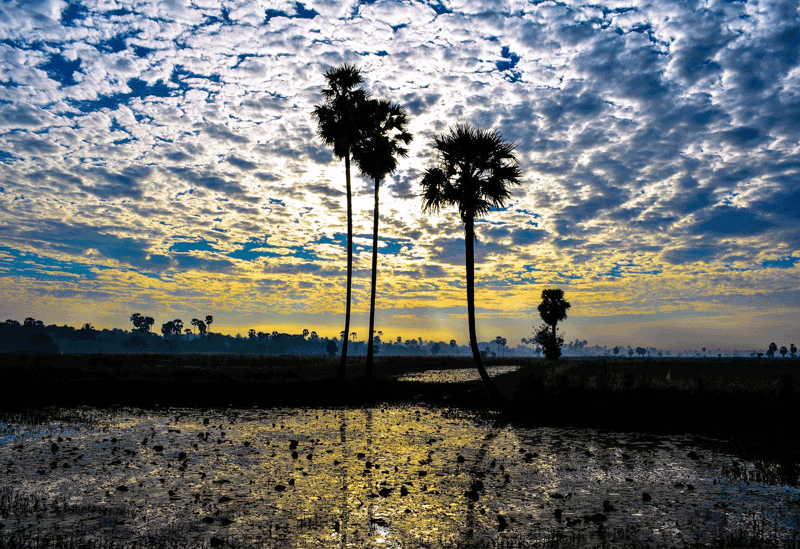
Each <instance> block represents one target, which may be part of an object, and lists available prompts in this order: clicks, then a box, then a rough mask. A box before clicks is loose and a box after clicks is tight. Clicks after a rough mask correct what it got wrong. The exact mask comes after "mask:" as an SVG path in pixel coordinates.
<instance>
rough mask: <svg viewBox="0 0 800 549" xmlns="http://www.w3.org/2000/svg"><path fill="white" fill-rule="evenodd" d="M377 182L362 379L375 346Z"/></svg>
mask: <svg viewBox="0 0 800 549" xmlns="http://www.w3.org/2000/svg"><path fill="white" fill-rule="evenodd" d="M380 184H381V182H380V181H379V180H377V179H376V180H375V209H374V211H373V213H372V217H373V220H372V293H371V295H370V298H369V332H368V336H367V337H369V341H368V342H367V367H366V369H365V370H364V378H366V379H370V378H371V377H372V355H373V349H374V346H375V338H374V337H373V334H374V333H375V290H376V287H377V285H378V221H379V219H380V218H379V216H378V193H379V192H380Z"/></svg>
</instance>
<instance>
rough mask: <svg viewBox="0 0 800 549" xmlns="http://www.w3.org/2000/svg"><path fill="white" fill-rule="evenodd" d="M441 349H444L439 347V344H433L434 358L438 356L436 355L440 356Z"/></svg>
mask: <svg viewBox="0 0 800 549" xmlns="http://www.w3.org/2000/svg"><path fill="white" fill-rule="evenodd" d="M441 349H442V346H441V345H439V344H438V343H434V344H433V347H431V354H432V355H433V356H436V355H438V354H439V351H440V350H441Z"/></svg>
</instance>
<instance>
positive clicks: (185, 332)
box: [183, 328, 192, 335]
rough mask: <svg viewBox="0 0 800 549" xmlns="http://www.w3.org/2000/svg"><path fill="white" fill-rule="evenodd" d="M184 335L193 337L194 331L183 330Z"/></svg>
mask: <svg viewBox="0 0 800 549" xmlns="http://www.w3.org/2000/svg"><path fill="white" fill-rule="evenodd" d="M183 333H184V334H186V335H192V331H191V330H190V329H189V328H186V329H185V330H183Z"/></svg>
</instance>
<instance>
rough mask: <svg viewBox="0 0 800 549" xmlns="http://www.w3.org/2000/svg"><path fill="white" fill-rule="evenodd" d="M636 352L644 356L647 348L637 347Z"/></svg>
mask: <svg viewBox="0 0 800 549" xmlns="http://www.w3.org/2000/svg"><path fill="white" fill-rule="evenodd" d="M636 354H637V355H639V356H644V355H646V354H647V349H645V348H644V347H636Z"/></svg>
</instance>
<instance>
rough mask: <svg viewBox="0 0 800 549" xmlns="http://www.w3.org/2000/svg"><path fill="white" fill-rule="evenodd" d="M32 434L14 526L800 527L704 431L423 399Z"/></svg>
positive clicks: (122, 420) (785, 499) (133, 413)
mask: <svg viewBox="0 0 800 549" xmlns="http://www.w3.org/2000/svg"><path fill="white" fill-rule="evenodd" d="M0 427H2V426H0ZM17 427H19V426H17ZM21 427H22V428H21V429H20V428H17V430H16V432H17V434H16V435H15V436H14V437H6V438H4V439H3V441H4V442H3V444H2V445H0V460H1V462H2V464H3V466H4V469H5V474H4V475H2V476H0V490H2V494H0V495H1V496H2V497H0V500H2V502H3V505H4V506H5V507H6V509H10V514H9V515H8V517H7V518H4V519H2V522H3V523H4V531H5V532H28V533H30V534H31V535H35V534H36V533H43V532H47V531H53V530H55V529H56V528H57V529H58V530H59V531H60V532H61V533H65V532H72V533H76V534H81V535H85V536H87V537H91V536H101V537H104V538H113V539H118V540H126V539H135V538H137V537H141V536H145V535H154V536H159V535H179V536H183V537H185V538H186V539H188V540H190V541H191V540H195V541H197V540H208V539H209V538H210V537H211V536H217V537H219V538H222V539H233V540H240V541H258V540H262V541H263V540H268V541H271V542H274V543H275V544H276V545H278V546H287V547H307V546H313V545H315V544H319V545H321V546H326V547H328V546H338V547H342V548H344V547H365V546H371V547H372V546H384V547H402V546H404V545H409V544H411V545H412V546H413V543H414V542H415V541H416V542H418V543H423V544H427V543H431V542H433V543H437V542H443V543H447V542H450V543H452V544H454V545H457V544H459V543H464V542H466V541H469V540H472V541H478V542H481V541H483V542H485V543H486V545H487V546H491V545H492V544H493V543H496V542H499V541H502V540H503V539H509V540H521V539H525V540H528V541H535V540H546V539H551V538H552V537H554V536H559V535H564V536H570V535H575V534H586V535H588V536H590V538H592V539H599V537H598V536H608V535H609V533H611V532H614V531H628V532H629V533H633V535H634V536H638V537H639V538H641V539H642V541H654V542H663V541H665V540H670V543H672V542H674V543H675V544H676V545H679V544H682V543H694V542H701V543H702V542H703V541H707V540H708V539H709V536H710V535H712V534H714V533H717V532H718V531H721V530H725V529H728V530H731V529H732V530H737V529H739V528H747V527H748V525H751V528H750V529H751V530H752V523H753V522H756V523H759V524H762V525H764V524H766V525H768V526H767V528H768V530H767V531H768V532H774V535H775V536H781V535H787V534H788V533H791V532H793V531H796V529H797V527H798V525H797V514H798V513H797V511H798V504H797V502H798V501H800V490H798V489H795V488H786V487H775V486H767V485H761V484H742V483H741V482H739V481H733V480H730V479H729V478H727V477H724V476H722V474H721V470H722V467H723V466H725V465H726V464H730V463H731V460H733V459H735V458H734V457H733V456H731V455H726V454H722V453H717V452H715V451H714V450H713V449H712V447H711V446H709V445H707V444H706V443H704V442H703V441H702V440H699V439H695V438H693V437H682V436H676V437H655V436H650V435H647V436H645V435H635V434H619V433H609V432H600V431H593V430H586V429H581V430H574V431H571V430H567V429H550V428H537V429H522V428H517V427H513V426H507V425H494V424H491V423H486V422H483V421H479V420H477V419H475V418H473V417H470V416H468V415H465V414H459V413H454V412H451V411H447V410H429V409H426V408H408V407H387V408H365V409H356V410H316V409H275V410H257V409H252V410H233V409H228V410H210V411H200V410H196V409H180V410H176V409H173V410H168V411H160V412H159V411H156V412H153V411H147V412H144V411H137V410H128V411H123V412H119V413H117V414H116V415H115V416H114V417H113V418H111V419H110V420H109V421H108V422H107V424H104V425H98V426H94V427H91V428H90V427H87V426H85V425H79V426H63V427H62V426H52V428H49V429H39V430H38V431H33V430H27V429H25V426H21ZM65 429H69V431H66V430H65ZM7 430H8V429H7ZM23 431H25V432H23ZM26 433H27V434H26ZM742 463H743V466H747V464H746V463H744V462H742ZM645 494H648V495H649V498H650V499H649V501H645V500H647V499H648V497H647V496H645ZM26 497H28V498H29V499H28V500H26V499H25V498H26ZM15 498H16V499H15ZM30 498H39V500H40V501H43V502H46V505H47V507H46V508H43V507H42V506H41V505H39V506H38V508H37V509H33V508H32V506H28V507H26V506H25V505H23V504H22V503H20V502H24V501H29V500H30ZM14 501H16V502H17V503H16V504H15V503H13V502H14ZM606 501H607V503H605V504H604V502H606ZM15 505H16V507H15ZM557 510H559V511H560V512H559V511H557ZM599 513H602V515H598V514H599ZM601 517H603V518H601ZM770 535H772V534H770Z"/></svg>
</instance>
